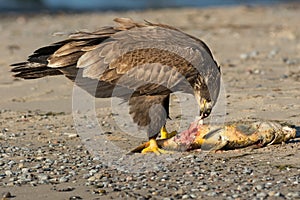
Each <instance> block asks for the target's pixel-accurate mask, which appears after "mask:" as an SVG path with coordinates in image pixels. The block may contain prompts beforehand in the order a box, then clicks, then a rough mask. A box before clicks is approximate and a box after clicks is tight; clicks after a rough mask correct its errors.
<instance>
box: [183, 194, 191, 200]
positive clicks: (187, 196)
mask: <svg viewBox="0 0 300 200" xmlns="http://www.w3.org/2000/svg"><path fill="white" fill-rule="evenodd" d="M189 198H190V195H188V194H185V195H183V196H182V199H189Z"/></svg>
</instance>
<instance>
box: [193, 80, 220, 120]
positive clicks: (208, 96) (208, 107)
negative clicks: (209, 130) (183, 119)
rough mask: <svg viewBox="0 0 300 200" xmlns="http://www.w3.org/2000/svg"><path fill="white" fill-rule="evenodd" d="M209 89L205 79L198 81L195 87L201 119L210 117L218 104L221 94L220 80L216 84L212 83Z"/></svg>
mask: <svg viewBox="0 0 300 200" xmlns="http://www.w3.org/2000/svg"><path fill="white" fill-rule="evenodd" d="M210 86H211V87H209V88H208V86H207V84H205V82H204V80H203V79H200V78H199V79H198V80H197V81H196V83H195V85H194V95H195V98H196V101H197V103H198V104H199V108H200V113H199V116H200V119H204V118H206V117H208V116H209V115H210V113H211V111H212V108H213V106H214V105H215V103H216V100H217V98H218V94H219V80H218V79H216V80H215V83H214V84H211V83H210Z"/></svg>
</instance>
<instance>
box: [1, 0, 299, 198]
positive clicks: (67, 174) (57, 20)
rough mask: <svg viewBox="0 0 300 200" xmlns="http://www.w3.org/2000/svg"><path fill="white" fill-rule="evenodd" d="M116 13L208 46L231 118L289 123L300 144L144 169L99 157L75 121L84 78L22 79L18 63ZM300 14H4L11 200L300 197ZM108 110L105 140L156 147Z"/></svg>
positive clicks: (103, 103)
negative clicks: (76, 91)
mask: <svg viewBox="0 0 300 200" xmlns="http://www.w3.org/2000/svg"><path fill="white" fill-rule="evenodd" d="M116 17H130V18H132V19H134V20H136V21H142V20H144V19H146V20H148V21H151V22H160V23H165V24H169V25H172V26H175V27H178V28H180V29H181V30H183V31H185V32H187V33H189V34H191V35H194V36H196V37H198V38H200V39H202V40H203V41H205V42H206V43H207V44H208V46H209V47H210V48H211V49H212V52H213V54H214V57H215V58H216V60H217V62H218V63H219V65H220V66H221V69H222V79H223V83H224V91H223V97H224V98H223V99H222V103H223V104H222V105H223V107H222V109H220V112H221V114H222V117H223V118H222V119H223V120H224V121H226V122H232V121H257V120H275V121H279V122H280V123H287V124H290V125H293V126H294V127H296V129H297V131H298V132H297V138H296V139H294V140H292V141H290V142H288V143H286V144H280V145H272V146H267V147H265V148H261V149H240V150H234V151H226V152H222V153H211V154H205V155H203V154H201V153H199V152H184V153H176V155H175V156H174V157H173V158H174V160H172V161H163V162H165V163H164V164H163V165H159V164H158V168H157V170H156V171H155V170H154V171H153V170H152V171H138V172H137V173H130V172H126V170H123V171H122V170H118V169H114V168H113V167H111V166H109V165H107V164H106V163H103V162H101V156H100V159H99V158H97V159H95V157H94V156H92V155H91V154H90V153H89V152H88V148H87V147H86V146H85V145H84V144H83V143H82V140H80V137H78V135H77V129H76V125H74V120H73V115H72V113H73V112H74V109H72V95H73V84H72V82H70V81H69V80H68V79H66V78H65V77H63V76H58V77H46V78H42V79H36V80H26V81H24V80H17V79H14V78H13V77H12V74H11V72H10V66H9V65H10V64H12V63H15V62H21V61H24V60H25V59H26V58H27V56H28V55H30V54H31V53H32V52H33V51H34V50H35V49H37V48H39V47H41V46H43V45H47V44H49V43H52V42H55V41H59V40H62V39H64V38H65V37H66V35H67V34H69V33H72V32H74V31H78V30H96V29H97V28H100V27H102V26H106V25H112V24H113V21H112V20H113V19H114V18H116ZM299 19H300V4H287V5H277V6H267V7H243V6H242V7H221V8H205V9H164V10H151V11H139V12H133V11H131V12H107V13H91V14H89V13H81V14H63V13H62V14H51V15H50V14H39V15H5V16H4V15H2V16H1V18H0V30H1V31H0V38H1V46H0V50H1V54H0V67H1V74H0V94H1V98H0V127H1V129H0V195H2V196H0V198H2V197H3V195H4V196H5V195H8V194H7V192H9V193H10V194H11V196H12V197H11V199H22V200H25V199H30V200H34V199H49V200H50V199H74V200H75V199H165V200H167V199H300V175H299V174H300V153H299V152H300V133H299V131H300V128H299V127H300V103H299V102H300V90H299V88H300V29H299ZM178 104H179V102H178V100H176V98H174V99H173V103H172V105H171V118H172V119H173V120H170V121H168V126H167V127H168V128H169V129H174V127H177V128H178V127H179V125H178V124H179V121H180V118H179V117H177V116H178V115H179V113H178V110H176V108H177V107H176V106H178ZM224 106H225V107H224ZM185 109H186V110H188V109H193V108H189V107H187V108H185ZM96 110H97V117H98V120H99V122H100V126H101V127H102V129H101V130H103V133H101V134H104V135H105V134H106V137H107V138H108V139H109V140H111V141H114V142H115V144H116V146H118V147H119V148H122V149H124V150H125V151H126V150H127V151H128V150H130V149H131V148H132V147H134V146H137V145H138V144H140V143H141V142H143V141H145V139H144V138H134V139H130V137H128V135H127V136H126V133H122V131H120V129H119V128H118V126H122V125H120V124H116V123H115V122H113V119H114V115H113V114H111V113H112V110H111V101H110V99H97V100H96ZM218 115H220V113H219V112H218V111H216V112H214V113H213V115H212V116H211V118H212V119H216V118H217V116H218ZM209 120H210V119H208V120H207V121H208V122H209ZM189 123H190V121H185V122H184V123H183V125H182V124H181V127H180V128H182V129H184V128H187V126H188V124H189ZM123 125H124V124H123ZM124 126H125V125H124ZM147 156H148V155H147ZM134 157H136V158H137V159H140V155H132V156H131V158H130V159H135V158H134ZM148 157H149V159H150V160H153V159H155V157H154V156H151V155H149V156H148ZM162 158H163V159H165V158H166V157H162ZM141 159H142V158H141ZM143 159H144V158H143ZM163 159H162V160H163ZM160 161H161V160H160ZM156 164H157V163H156ZM3 198H4V197H3ZM4 199H5V198H4ZM6 199H10V198H6Z"/></svg>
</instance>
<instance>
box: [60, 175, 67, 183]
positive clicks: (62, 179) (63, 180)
mask: <svg viewBox="0 0 300 200" xmlns="http://www.w3.org/2000/svg"><path fill="white" fill-rule="evenodd" d="M68 181H69V179H68V178H66V177H64V176H63V177H61V178H59V180H58V182H60V183H65V182H68Z"/></svg>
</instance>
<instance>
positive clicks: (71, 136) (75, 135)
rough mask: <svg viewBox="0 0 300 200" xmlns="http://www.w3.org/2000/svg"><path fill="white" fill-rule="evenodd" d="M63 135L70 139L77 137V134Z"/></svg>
mask: <svg viewBox="0 0 300 200" xmlns="http://www.w3.org/2000/svg"><path fill="white" fill-rule="evenodd" d="M64 135H65V136H67V137H68V138H70V139H72V138H77V137H78V134H77V133H64Z"/></svg>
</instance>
